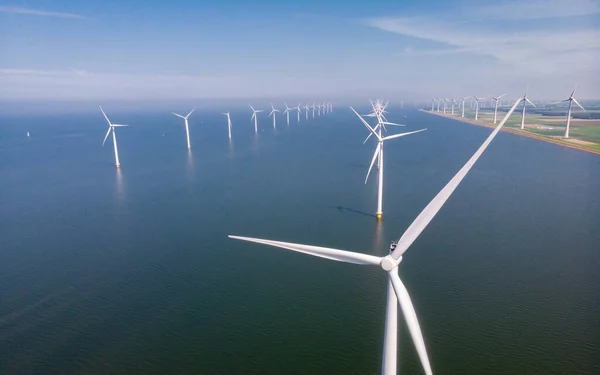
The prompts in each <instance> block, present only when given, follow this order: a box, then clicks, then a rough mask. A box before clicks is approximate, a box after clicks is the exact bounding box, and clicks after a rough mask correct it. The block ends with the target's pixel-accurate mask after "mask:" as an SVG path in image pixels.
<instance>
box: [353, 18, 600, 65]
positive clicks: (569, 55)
mask: <svg viewBox="0 0 600 375" xmlns="http://www.w3.org/2000/svg"><path fill="white" fill-rule="evenodd" d="M475 11H476V10H474V12H475ZM486 12H487V11H486ZM547 14H548V13H547ZM444 18H447V17H444V16H439V15H437V16H422V17H410V18H409V17H379V18H370V19H366V20H364V22H365V23H366V24H367V25H369V26H372V27H375V28H379V29H381V30H385V31H388V32H392V33H397V34H402V35H405V36H410V37H414V38H418V39H421V40H427V41H432V42H436V43H438V44H440V45H441V46H444V48H443V49H442V48H440V49H433V50H429V51H428V50H421V51H412V50H409V52H408V54H410V53H415V54H420V55H428V54H429V55H442V54H458V53H474V54H479V55H486V56H490V57H493V58H495V59H496V60H497V61H498V62H500V63H503V64H507V65H508V66H512V67H513V68H523V69H526V70H527V71H528V72H530V73H535V74H538V75H539V74H553V73H556V72H558V71H560V70H563V69H568V68H572V67H577V69H579V70H590V69H596V65H597V62H598V61H600V59H599V57H600V54H599V51H600V30H599V29H597V28H593V27H587V28H585V27H583V28H581V27H580V28H576V29H569V28H560V27H547V26H538V27H536V26H532V25H528V26H527V27H522V28H517V29H515V28H514V27H511V28H507V29H506V30H505V31H504V30H503V28H502V25H499V27H498V25H494V26H495V27H492V26H491V25H488V24H485V23H480V22H456V21H453V22H452V23H449V22H445V21H443V19H444ZM405 54H407V53H406V51H405Z"/></svg>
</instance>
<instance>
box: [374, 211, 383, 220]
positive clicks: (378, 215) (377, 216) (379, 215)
mask: <svg viewBox="0 0 600 375" xmlns="http://www.w3.org/2000/svg"><path fill="white" fill-rule="evenodd" d="M381 216H383V212H377V213H375V217H376V218H377V220H381Z"/></svg>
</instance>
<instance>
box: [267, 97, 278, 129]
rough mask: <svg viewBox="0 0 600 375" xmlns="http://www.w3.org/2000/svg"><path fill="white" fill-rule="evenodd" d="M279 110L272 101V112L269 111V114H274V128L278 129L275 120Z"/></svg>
mask: <svg viewBox="0 0 600 375" xmlns="http://www.w3.org/2000/svg"><path fill="white" fill-rule="evenodd" d="M277 112H279V110H278V109H275V107H273V103H271V113H269V116H273V129H277V123H276V120H275V117H276V114H277Z"/></svg>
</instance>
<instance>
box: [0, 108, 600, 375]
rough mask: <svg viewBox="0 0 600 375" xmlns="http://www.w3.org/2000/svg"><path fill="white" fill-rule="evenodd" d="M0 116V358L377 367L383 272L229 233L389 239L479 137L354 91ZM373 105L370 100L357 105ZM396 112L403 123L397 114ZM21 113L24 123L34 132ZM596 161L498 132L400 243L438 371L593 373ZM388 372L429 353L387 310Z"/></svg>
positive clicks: (246, 369) (416, 370)
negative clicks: (384, 116) (294, 101)
mask: <svg viewBox="0 0 600 375" xmlns="http://www.w3.org/2000/svg"><path fill="white" fill-rule="evenodd" d="M105 110H106V111H107V113H108V115H109V117H110V118H111V120H112V121H113V122H115V123H125V124H130V125H131V126H130V127H128V128H119V129H117V138H118V143H119V154H120V159H121V165H122V168H121V169H120V170H117V169H116V168H115V167H114V165H113V163H114V156H113V150H112V144H111V143H110V140H109V141H107V144H106V145H105V147H104V148H102V147H101V142H102V139H103V137H104V134H105V132H106V123H105V122H104V119H103V118H102V115H101V113H100V112H99V111H97V112H96V111H95V112H90V113H83V114H77V115H75V114H73V115H47V116H42V115H28V116H2V117H0V373H2V374H84V373H85V374H132V373H140V374H185V373H189V374H278V375H279V374H377V373H380V366H381V353H382V342H383V328H384V312H385V311H384V310H385V293H386V280H385V274H384V273H383V272H381V271H380V270H379V269H378V268H376V267H366V266H357V265H351V264H342V263H338V262H333V261H329V260H325V259H321V258H313V257H310V256H306V255H303V254H297V253H292V252H288V251H285V250H282V249H276V248H270V247H266V246H260V245H256V244H248V243H244V242H239V241H234V240H231V239H229V238H227V235H228V234H238V235H245V236H253V237H262V238H269V239H276V240H283V241H290V242H300V243H306V244H314V245H321V246H329V247H335V248H340V249H346V250H351V251H360V252H364V253H368V254H374V255H384V254H386V253H387V251H388V247H389V242H390V241H391V240H392V239H394V238H397V237H399V236H400V235H401V234H402V233H403V231H404V230H405V229H406V228H407V227H408V225H410V223H411V222H412V220H413V219H414V218H415V217H416V216H417V215H418V213H419V212H420V211H421V210H422V209H423V208H424V207H425V205H426V204H427V203H428V202H429V201H430V200H431V199H432V198H433V197H434V196H435V194H436V193H437V192H438V191H439V190H440V189H441V188H442V187H443V186H444V185H445V184H446V182H447V181H448V180H449V179H450V178H451V177H452V176H453V175H454V174H455V173H456V172H457V171H458V169H459V168H460V167H461V166H462V165H463V164H464V163H465V162H466V160H467V159H468V158H469V157H470V156H471V155H472V153H473V152H474V151H475V150H476V149H477V147H478V146H479V145H480V144H481V142H482V141H483V140H484V139H485V138H486V137H487V135H488V134H489V133H490V130H489V129H486V128H480V127H476V126H472V125H468V124H464V123H460V122H458V121H454V120H450V119H444V118H439V117H437V116H432V115H429V114H427V113H421V112H418V111H415V110H401V109H399V108H391V109H390V112H391V113H390V116H388V118H389V120H390V121H396V122H403V123H405V124H406V125H407V126H406V128H393V129H388V130H389V131H390V132H398V131H404V130H405V129H406V131H410V130H417V129H420V128H425V127H426V128H427V129H428V130H427V131H426V132H423V133H419V134H415V135H411V136H408V137H403V138H399V139H394V140H391V141H389V143H387V142H386V149H385V150H386V157H385V186H384V209H383V211H384V218H383V220H382V221H381V222H379V223H378V222H376V220H375V218H374V212H375V210H376V200H377V196H376V194H377V190H376V188H377V186H376V179H375V178H374V177H376V174H373V175H372V176H371V179H370V180H369V182H368V183H367V184H364V177H365V173H366V171H367V168H368V165H369V163H370V160H371V156H372V153H373V150H374V147H375V144H374V141H373V140H369V141H368V142H367V144H365V145H362V141H363V140H364V138H365V137H366V136H367V130H366V129H365V128H364V127H363V126H362V125H361V124H360V122H359V120H358V119H357V118H356V117H355V116H354V115H353V114H352V113H351V112H350V110H349V109H347V107H338V108H335V109H334V112H333V113H331V114H328V115H325V116H322V117H319V118H315V119H312V118H311V119H309V120H308V121H305V120H304V117H302V119H301V122H300V123H299V124H298V123H296V118H295V116H292V121H291V124H290V125H289V126H288V125H286V124H285V121H284V120H283V117H279V118H278V125H277V129H276V130H274V129H273V126H272V122H271V121H270V119H268V118H267V117H266V114H265V113H261V114H260V115H261V116H260V118H259V133H258V134H256V135H255V134H254V127H253V124H252V123H251V122H250V114H251V113H250V111H249V110H248V109H246V108H237V109H233V108H232V111H231V116H232V122H233V129H232V132H233V139H232V141H229V140H228V139H227V126H226V119H225V116H223V115H222V114H220V112H222V111H216V110H208V109H205V110H198V111H196V112H195V113H194V114H193V115H192V116H191V117H190V133H191V138H192V150H191V151H188V150H186V148H185V132H184V128H183V122H182V121H180V119H178V118H176V117H174V116H173V115H171V114H169V113H162V112H161V113H156V112H153V111H145V112H144V111H131V112H122V111H121V112H111V109H110V108H105ZM362 110H363V111H366V110H367V109H366V108H362ZM404 116H406V119H404ZM27 131H29V132H30V133H31V137H29V138H27V137H25V133H26V132H27ZM599 192H600V157H598V156H595V155H590V154H586V153H582V152H579V151H575V150H570V149H566V148H561V147H558V146H555V145H551V144H547V143H542V142H538V141H535V140H531V139H526V138H520V137H517V136H514V135H511V134H504V133H500V134H499V135H498V136H497V137H496V139H495V140H494V142H493V143H492V144H491V146H490V147H489V148H488V150H487V151H486V153H485V154H484V155H483V156H482V158H481V159H480V160H479V162H478V163H477V164H476V166H475V167H474V168H473V169H472V170H471V172H470V173H469V175H468V176H467V177H466V178H465V180H464V181H463V183H462V184H461V185H460V186H459V188H458V189H457V190H456V192H455V193H454V195H453V196H452V197H451V199H450V200H449V201H448V202H447V203H446V205H445V206H444V207H443V209H442V210H441V211H440V212H439V214H438V215H437V217H436V218H435V219H434V221H433V222H432V223H431V224H430V225H429V227H428V228H427V229H426V230H425V231H424V232H423V234H422V235H421V236H420V237H419V239H418V240H417V241H416V242H415V243H414V244H413V246H412V247H411V248H410V249H409V250H408V251H407V252H406V254H405V256H404V260H403V262H402V264H401V265H400V268H399V270H400V271H399V272H400V277H401V278H402V279H403V281H404V283H405V284H406V286H407V288H408V290H409V292H410V294H411V297H412V299H413V303H414V304H415V308H416V310H417V313H418V316H419V320H420V323H421V327H422V330H423V333H424V336H425V340H426V345H427V348H428V351H429V356H430V360H431V363H432V367H433V370H434V373H436V374H478V375H479V374H511V375H516V374H527V375H529V374H598V373H600V359H599V358H600V356H598V353H600V326H599V324H598V322H599V320H598V318H599V317H600V194H599ZM400 320H401V324H400V325H399V327H400V328H399V331H400V332H399V338H400V339H399V340H400V343H399V350H398V355H399V361H398V363H399V371H398V372H399V373H402V374H421V373H422V369H421V368H420V364H419V361H418V358H417V356H416V354H415V350H414V347H413V346H412V342H411V341H410V337H409V335H408V332H407V330H406V328H405V326H404V323H403V321H402V317H401V318H400Z"/></svg>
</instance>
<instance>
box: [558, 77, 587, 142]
mask: <svg viewBox="0 0 600 375" xmlns="http://www.w3.org/2000/svg"><path fill="white" fill-rule="evenodd" d="M575 90H577V88H575V89H574V90H573V92H572V93H571V95H569V97H568V98H567V99H565V100H561V101H559V102H556V103H552V104H558V103H564V102H569V112H568V113H567V128H566V129H565V138H569V128H570V125H571V109H572V108H573V103H575V104H577V106H578V107H579V108H581V109H582V110H584V111H585V108H583V107H582V106H581V104H579V102H578V101H577V99H575V98H574V97H573V95H575Z"/></svg>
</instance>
